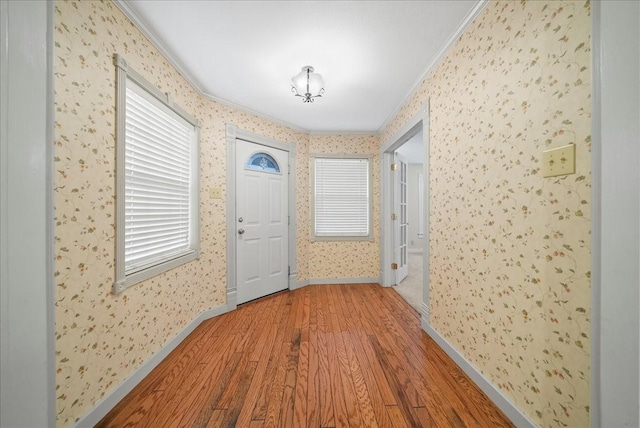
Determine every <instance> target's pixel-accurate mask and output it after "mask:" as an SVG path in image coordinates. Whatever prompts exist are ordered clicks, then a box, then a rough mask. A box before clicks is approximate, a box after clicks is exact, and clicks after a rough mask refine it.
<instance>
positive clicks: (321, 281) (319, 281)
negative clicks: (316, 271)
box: [306, 276, 380, 285]
mask: <svg viewBox="0 0 640 428" xmlns="http://www.w3.org/2000/svg"><path fill="white" fill-rule="evenodd" d="M379 281H380V278H378V277H377V276H376V277H374V276H370V277H363V278H311V279H308V280H307V284H306V285H335V284H372V283H373V284H379V283H380V282H379Z"/></svg>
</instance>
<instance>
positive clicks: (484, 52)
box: [382, 1, 591, 427]
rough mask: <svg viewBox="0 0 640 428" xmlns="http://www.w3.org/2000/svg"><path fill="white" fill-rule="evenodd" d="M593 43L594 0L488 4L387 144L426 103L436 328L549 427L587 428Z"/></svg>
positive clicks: (404, 114) (398, 120) (432, 300)
mask: <svg viewBox="0 0 640 428" xmlns="http://www.w3.org/2000/svg"><path fill="white" fill-rule="evenodd" d="M590 35H591V21H590V3H589V2H588V1H587V2H585V1H547V2H545V1H494V2H491V3H489V4H488V5H487V6H486V8H485V10H484V11H483V12H482V13H481V14H480V16H479V17H478V18H476V20H475V21H474V22H473V23H472V24H471V26H470V27H469V28H468V29H467V31H466V32H465V34H464V35H463V36H461V38H460V39H459V40H458V42H457V43H456V44H455V45H454V46H453V47H452V49H451V50H450V51H449V52H448V54H447V55H446V57H445V58H444V59H443V60H442V61H441V63H440V64H439V65H438V66H437V67H436V68H435V70H434V71H433V72H432V73H431V74H430V75H429V76H428V77H427V78H426V79H425V81H424V82H423V84H422V86H421V87H420V88H419V89H418V90H417V91H416V93H415V94H414V95H413V97H412V98H411V99H410V100H409V101H408V102H407V103H406V104H405V105H404V106H403V107H402V109H401V110H400V112H399V114H398V115H397V117H396V118H395V119H394V121H393V122H392V123H391V124H390V125H389V126H388V128H387V129H386V130H385V131H384V135H383V138H382V141H386V140H387V139H388V138H390V137H391V135H392V134H393V133H394V132H395V131H396V130H397V129H399V128H400V127H401V126H402V125H403V124H404V123H406V122H407V120H408V119H409V118H411V117H412V116H413V115H414V114H415V113H416V112H417V111H418V109H419V108H420V106H421V104H422V102H423V100H425V99H427V98H429V99H430V114H431V117H430V123H429V125H430V136H431V140H430V167H429V173H430V177H429V186H430V191H431V196H430V198H431V199H430V225H429V231H430V237H429V238H430V240H429V248H430V265H431V267H430V268H431V271H430V273H429V278H430V301H429V305H430V324H431V325H432V326H433V328H435V329H436V330H437V331H438V332H440V333H441V334H442V335H443V336H444V337H445V338H446V339H447V341H449V343H451V344H452V345H453V346H454V347H455V348H456V349H457V350H458V351H460V352H461V353H462V354H463V355H464V357H465V358H466V359H467V360H469V361H470V362H471V363H472V364H473V365H474V366H475V367H476V368H477V369H479V370H480V371H481V372H482V373H483V375H484V376H485V377H486V378H488V379H489V380H490V381H491V382H492V383H493V384H494V385H495V386H497V387H498V388H499V389H500V390H501V391H502V393H503V394H504V395H505V396H507V397H508V398H509V399H510V400H511V401H512V402H513V403H514V404H515V405H516V406H517V407H518V408H519V409H521V410H522V411H523V412H524V413H525V414H526V415H527V416H528V417H529V418H530V419H531V420H532V421H533V422H535V423H536V424H538V425H540V426H544V427H558V426H569V427H584V426H589V403H590V384H589V377H590V352H589V349H590V346H591V343H590V334H591V332H590V329H591V326H590V312H591V301H590V296H591V290H590V285H591V279H590V269H591V265H590V245H591V244H590V230H591V218H590V212H591V206H590V204H591V197H590V194H591V176H590V172H591V157H590V149H591V137H590V130H591V100H590V97H591V78H590V75H591V62H590V61H591V57H590V55H591V52H590V44H591V43H590ZM566 144H575V145H576V173H575V174H571V175H567V176H561V177H552V178H543V177H542V152H543V151H544V150H547V149H550V148H556V147H560V146H563V145H566Z"/></svg>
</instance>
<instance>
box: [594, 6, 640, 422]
mask: <svg viewBox="0 0 640 428" xmlns="http://www.w3.org/2000/svg"><path fill="white" fill-rule="evenodd" d="M592 19H593V21H592V41H593V42H592V43H593V45H592V49H593V51H592V56H591V58H592V61H593V62H592V65H593V83H592V85H593V94H592V95H593V96H592V103H593V104H592V106H593V111H592V153H591V156H592V158H591V165H592V236H591V254H592V268H591V272H592V275H591V281H592V309H591V320H592V338H591V339H592V353H591V367H592V369H591V370H592V377H591V381H592V382H593V384H592V386H591V391H592V392H591V399H592V401H591V403H592V406H593V407H594V410H593V413H592V419H591V426H593V427H601V426H602V427H623V426H624V427H637V426H640V413H639V407H638V404H639V402H640V385H639V384H638V381H639V378H640V361H639V359H640V349H639V348H640V343H639V337H638V332H639V331H640V292H639V291H640V288H639V287H638V284H639V282H640V264H639V263H638V261H639V259H640V192H639V191H638V188H639V187H638V185H639V183H640V173H639V170H638V164H639V163H640V162H639V161H640V149H639V147H640V146H639V145H638V141H640V124H639V122H638V117H640V80H639V79H638V76H639V75H640V3H639V2H637V1H635V2H633V1H597V2H592Z"/></svg>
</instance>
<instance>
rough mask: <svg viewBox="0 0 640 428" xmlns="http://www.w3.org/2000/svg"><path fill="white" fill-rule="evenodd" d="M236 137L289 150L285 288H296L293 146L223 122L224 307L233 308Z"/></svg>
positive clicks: (294, 157)
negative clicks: (225, 261)
mask: <svg viewBox="0 0 640 428" xmlns="http://www.w3.org/2000/svg"><path fill="white" fill-rule="evenodd" d="M236 139H238V140H244V141H248V142H250V143H256V144H261V145H263V146H267V147H272V148H274V149H280V150H284V151H286V152H288V153H289V195H288V196H289V197H288V199H289V201H288V203H289V208H288V214H289V243H288V244H289V255H288V257H289V267H290V272H289V289H290V290H291V289H294V288H296V276H297V266H298V262H297V257H296V204H295V201H296V145H295V144H294V143H283V142H282V141H277V140H273V139H271V138H267V137H264V136H262V135H259V134H254V133H253V132H249V131H244V130H242V129H239V128H238V127H236V126H235V125H234V124H232V123H227V125H226V141H227V306H229V307H230V308H232V309H235V308H236V307H237V302H238V299H237V292H238V290H237V288H236V287H237V278H236V276H237V275H236V269H237V266H238V264H237V259H236V257H237V241H236V221H235V220H236V217H237V215H236V150H235V144H236Z"/></svg>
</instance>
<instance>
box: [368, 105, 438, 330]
mask: <svg viewBox="0 0 640 428" xmlns="http://www.w3.org/2000/svg"><path fill="white" fill-rule="evenodd" d="M380 150H381V159H382V162H381V168H382V172H381V176H382V200H381V211H382V221H381V228H382V230H381V238H382V248H381V257H380V260H381V266H380V272H381V276H380V278H381V285H382V286H384V287H396V291H398V292H399V294H400V295H401V296H402V297H403V298H405V300H407V301H408V302H409V304H410V305H412V306H413V307H414V308H415V309H416V310H417V311H418V312H419V313H421V315H422V325H423V328H424V327H425V326H427V325H428V320H429V304H428V303H429V186H428V183H429V175H428V174H429V100H428V99H427V100H426V101H425V102H424V103H423V105H422V108H421V109H420V110H419V111H418V112H417V113H416V114H415V115H414V117H412V118H411V119H410V120H409V121H408V122H407V123H406V124H405V125H404V126H403V127H402V128H400V129H399V130H398V131H397V132H396V133H395V134H394V135H393V136H392V137H391V138H389V139H388V140H387V141H386V142H385V143H384V144H383V145H382V147H381V149H380Z"/></svg>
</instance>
